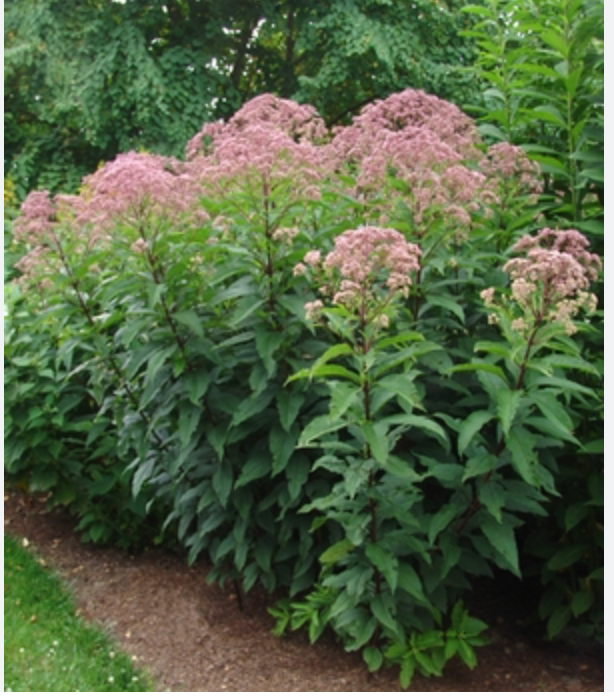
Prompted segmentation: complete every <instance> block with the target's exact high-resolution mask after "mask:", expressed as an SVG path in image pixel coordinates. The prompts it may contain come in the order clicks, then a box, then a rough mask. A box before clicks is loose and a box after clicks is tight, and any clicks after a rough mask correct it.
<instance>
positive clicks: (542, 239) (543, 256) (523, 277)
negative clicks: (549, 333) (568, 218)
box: [503, 228, 602, 334]
mask: <svg viewBox="0 0 614 698" xmlns="http://www.w3.org/2000/svg"><path fill="white" fill-rule="evenodd" d="M588 244H589V243H588V240H587V239H586V238H585V237H584V235H582V234H581V233H580V232H578V231H577V230H552V229H550V228H544V229H543V230H541V231H540V232H539V233H538V234H537V235H534V236H532V235H525V236H523V237H522V238H521V239H520V240H519V241H518V242H517V243H516V244H515V245H514V247H513V248H512V249H513V251H514V252H520V253H523V256H522V257H516V258H514V259H511V260H510V261H509V262H507V264H506V265H505V266H504V267H503V270H504V271H506V272H507V273H508V274H509V275H510V278H511V289H512V299H513V300H514V301H515V302H516V303H517V305H518V306H519V307H520V308H521V309H522V310H523V312H524V314H525V315H526V316H527V317H531V318H532V319H533V320H534V321H535V322H542V321H556V322H561V323H563V325H564V326H565V331H566V332H567V333H568V334H573V333H574V332H575V331H576V327H575V325H574V323H573V322H572V319H573V317H574V316H575V315H576V314H577V313H578V311H579V310H580V309H581V308H584V309H585V310H587V311H588V312H592V311H594V309H595V305H596V298H595V296H594V295H593V294H591V293H588V292H587V289H588V288H589V287H590V284H591V282H592V281H595V280H596V279H597V278H598V275H599V271H600V269H601V266H602V265H601V260H600V258H599V256H598V255H596V254H592V253H591V252H589V251H588V249H587V248H588ZM527 324H528V323H527Z"/></svg>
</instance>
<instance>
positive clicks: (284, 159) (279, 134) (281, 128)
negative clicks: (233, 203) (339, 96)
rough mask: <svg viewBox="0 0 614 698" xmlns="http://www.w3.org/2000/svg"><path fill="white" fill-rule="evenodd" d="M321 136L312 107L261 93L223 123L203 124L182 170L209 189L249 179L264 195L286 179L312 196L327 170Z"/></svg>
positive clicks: (216, 190)
mask: <svg viewBox="0 0 614 698" xmlns="http://www.w3.org/2000/svg"><path fill="white" fill-rule="evenodd" d="M326 136H327V130H326V127H325V125H324V121H323V120H322V119H321V117H320V116H318V114H317V112H316V111H315V109H314V108H313V107H310V106H307V105H300V104H297V103H296V102H293V101H291V100H287V99H280V98H278V97H275V96H273V95H271V94H264V95H260V96H259V97H256V98H254V99H252V100H250V101H249V102H247V103H246V104H245V105H243V107H242V108H241V109H239V111H238V112H237V113H236V114H235V115H234V116H233V117H232V118H231V119H230V120H229V121H228V122H227V123H226V124H223V123H216V124H206V125H205V126H204V127H203V129H202V130H201V132H200V133H199V134H197V135H196V136H195V137H194V138H193V139H192V140H191V141H190V142H189V143H188V148H187V156H188V160H189V161H188V163H187V169H188V172H189V173H190V175H191V176H192V177H193V178H194V179H195V181H198V182H200V183H201V184H202V185H203V186H204V187H205V188H206V189H208V190H209V189H211V190H212V191H213V193H214V194H217V193H219V192H224V193H225V194H226V193H227V192H228V191H229V190H230V187H232V186H238V187H242V186H244V185H245V184H248V185H249V184H251V185H254V186H255V190H256V191H258V190H259V191H260V192H261V193H262V194H264V195H265V196H269V195H270V193H271V191H272V189H273V183H274V182H276V181H279V180H290V181H292V182H293V183H294V191H295V193H296V194H297V195H298V196H300V197H304V198H309V199H317V198H319V196H320V192H319V188H318V186H317V184H318V183H319V181H320V180H321V179H322V176H323V175H324V174H325V173H327V172H329V171H330V169H331V167H330V164H329V158H328V155H327V152H328V151H327V149H326V148H324V147H322V145H321V143H322V142H323V141H324V140H325V138H326Z"/></svg>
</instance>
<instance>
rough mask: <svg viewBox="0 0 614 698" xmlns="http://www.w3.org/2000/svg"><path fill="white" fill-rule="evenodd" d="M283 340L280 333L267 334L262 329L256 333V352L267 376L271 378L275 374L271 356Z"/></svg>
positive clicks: (282, 335) (274, 363)
mask: <svg viewBox="0 0 614 698" xmlns="http://www.w3.org/2000/svg"><path fill="white" fill-rule="evenodd" d="M283 340H284V334H283V333H282V332H269V331H267V330H262V329H259V330H258V332H256V350H257V351H258V354H259V356H260V358H261V359H262V362H263V363H264V366H265V368H266V371H267V374H268V375H269V376H272V375H273V373H274V372H275V366H276V362H275V360H274V359H273V355H274V354H275V352H276V351H277V349H279V347H280V345H281V344H282V342H283Z"/></svg>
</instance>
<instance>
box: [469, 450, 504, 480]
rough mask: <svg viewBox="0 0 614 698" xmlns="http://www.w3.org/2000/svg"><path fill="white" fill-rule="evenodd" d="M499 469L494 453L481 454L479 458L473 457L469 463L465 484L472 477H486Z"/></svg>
mask: <svg viewBox="0 0 614 698" xmlns="http://www.w3.org/2000/svg"><path fill="white" fill-rule="evenodd" d="M496 467H497V457H496V456H494V455H493V454H492V453H481V454H480V455H478V456H473V458H470V459H469V460H468V461H467V465H466V466H465V473H464V475H463V482H466V481H467V480H468V479H469V478H471V477H477V476H478V475H485V474H486V473H489V472H490V471H491V470H495V468H496Z"/></svg>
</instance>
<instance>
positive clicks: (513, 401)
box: [497, 387, 522, 436]
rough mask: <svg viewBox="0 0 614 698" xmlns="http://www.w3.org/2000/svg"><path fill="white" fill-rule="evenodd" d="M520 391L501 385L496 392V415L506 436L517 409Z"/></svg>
mask: <svg viewBox="0 0 614 698" xmlns="http://www.w3.org/2000/svg"><path fill="white" fill-rule="evenodd" d="M521 395H522V393H521V391H519V390H510V389H509V388H506V387H503V388H501V389H500V390H499V391H498V392H497V416H498V417H499V421H500V423H501V427H502V428H503V433H504V434H505V435H506V436H507V435H508V434H509V430H510V428H511V426H512V423H513V421H514V417H515V416H516V412H517V411H518V405H519V404H520V398H521Z"/></svg>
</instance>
